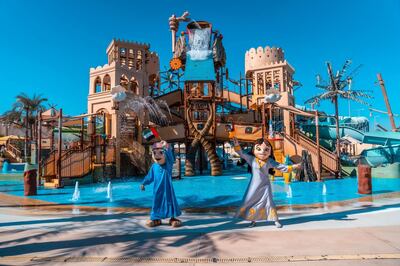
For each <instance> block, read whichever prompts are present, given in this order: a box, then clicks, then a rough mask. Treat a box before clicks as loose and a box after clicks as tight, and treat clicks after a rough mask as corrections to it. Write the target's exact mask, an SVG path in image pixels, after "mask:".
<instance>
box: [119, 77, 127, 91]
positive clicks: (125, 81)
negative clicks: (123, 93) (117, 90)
mask: <svg viewBox="0 0 400 266" xmlns="http://www.w3.org/2000/svg"><path fill="white" fill-rule="evenodd" d="M119 84H120V85H121V86H122V87H124V88H125V89H128V85H129V80H128V78H127V76H125V75H122V76H121V79H120V81H119Z"/></svg>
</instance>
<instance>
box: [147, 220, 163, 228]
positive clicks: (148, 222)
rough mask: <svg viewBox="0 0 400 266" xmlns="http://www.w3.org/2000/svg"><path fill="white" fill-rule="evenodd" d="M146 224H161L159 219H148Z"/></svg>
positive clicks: (150, 225) (153, 225)
mask: <svg viewBox="0 0 400 266" xmlns="http://www.w3.org/2000/svg"><path fill="white" fill-rule="evenodd" d="M146 225H147V226H148V227H156V226H159V225H161V220H148V221H147V222H146Z"/></svg>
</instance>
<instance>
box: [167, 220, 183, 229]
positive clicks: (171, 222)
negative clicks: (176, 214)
mask: <svg viewBox="0 0 400 266" xmlns="http://www.w3.org/2000/svg"><path fill="white" fill-rule="evenodd" d="M169 225H171V226H172V227H180V226H181V225H182V222H181V221H180V220H178V219H176V218H171V219H170V220H169Z"/></svg>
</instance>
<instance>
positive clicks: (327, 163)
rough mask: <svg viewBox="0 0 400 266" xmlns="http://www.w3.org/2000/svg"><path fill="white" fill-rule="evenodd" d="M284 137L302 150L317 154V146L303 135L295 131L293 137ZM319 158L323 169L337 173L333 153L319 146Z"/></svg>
mask: <svg viewBox="0 0 400 266" xmlns="http://www.w3.org/2000/svg"><path fill="white" fill-rule="evenodd" d="M285 137H287V138H289V139H291V140H293V141H294V142H296V143H297V144H299V145H300V146H302V147H303V148H304V149H306V150H308V151H310V152H311V153H312V154H314V155H316V154H317V144H316V143H315V142H314V141H313V140H311V139H310V138H308V137H307V136H305V135H304V134H303V133H301V132H299V131H296V132H295V136H294V137H291V136H289V135H287V134H285ZM320 158H321V164H322V167H323V168H325V169H326V170H328V171H330V172H332V173H336V172H337V171H338V169H337V163H336V160H337V159H336V155H335V154H334V153H332V152H331V151H329V150H328V149H326V148H324V147H322V146H320Z"/></svg>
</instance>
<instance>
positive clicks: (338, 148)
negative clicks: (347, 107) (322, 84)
mask: <svg viewBox="0 0 400 266" xmlns="http://www.w3.org/2000/svg"><path fill="white" fill-rule="evenodd" d="M327 67H328V74H329V77H330V79H331V84H332V86H333V89H334V91H335V93H336V94H335V96H334V97H333V103H334V104H335V120H336V168H337V172H336V177H337V178H340V177H341V175H342V171H341V169H340V141H339V140H340V136H339V102H338V100H339V99H338V94H337V91H338V88H337V84H336V81H335V78H334V77H333V73H332V67H331V64H330V63H327Z"/></svg>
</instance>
